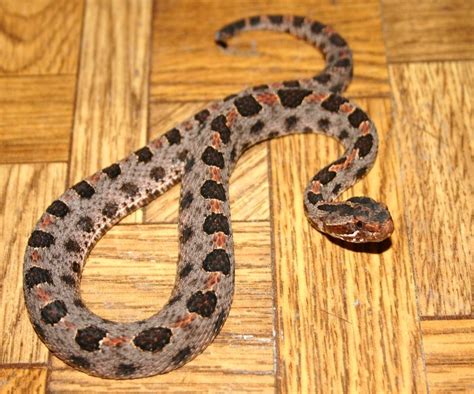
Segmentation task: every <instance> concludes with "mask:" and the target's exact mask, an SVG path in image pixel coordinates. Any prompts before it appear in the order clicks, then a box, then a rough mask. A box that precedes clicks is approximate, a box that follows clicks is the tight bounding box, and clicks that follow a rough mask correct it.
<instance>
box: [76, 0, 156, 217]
mask: <svg viewBox="0 0 474 394" xmlns="http://www.w3.org/2000/svg"><path fill="white" fill-rule="evenodd" d="M151 8H152V3H151V1H150V0H144V1H131V0H130V1H121V2H111V1H102V0H92V1H89V2H88V3H87V6H86V10H85V16H84V31H83V34H82V45H81V63H80V68H79V79H78V89H77V100H76V113H75V117H74V130H73V141H72V151H71V158H70V167H69V181H70V183H71V184H73V183H75V182H78V181H79V180H81V179H83V178H84V177H85V176H87V175H90V174H92V173H94V172H96V171H97V170H99V169H101V168H104V167H105V166H107V165H110V164H112V163H113V162H114V161H117V160H118V159H121V158H123V157H125V156H127V155H128V154H130V152H131V151H132V150H134V149H138V148H140V147H141V146H143V145H144V144H145V142H146V139H147V138H146V137H147V135H146V130H147V113H148V70H149V46H150V36H151V32H150V29H151V16H152V13H151ZM130 220H132V221H141V212H137V213H136V214H134V215H132V216H131V217H129V219H128V221H130Z"/></svg>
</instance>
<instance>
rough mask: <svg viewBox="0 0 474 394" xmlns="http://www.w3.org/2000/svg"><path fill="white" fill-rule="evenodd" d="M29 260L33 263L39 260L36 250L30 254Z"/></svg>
mask: <svg viewBox="0 0 474 394" xmlns="http://www.w3.org/2000/svg"><path fill="white" fill-rule="evenodd" d="M30 258H31V260H32V261H33V262H35V263H36V262H38V261H39V259H40V258H41V256H40V254H39V253H38V251H37V250H33V252H32V253H31V255H30Z"/></svg>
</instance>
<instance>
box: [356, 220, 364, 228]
mask: <svg viewBox="0 0 474 394" xmlns="http://www.w3.org/2000/svg"><path fill="white" fill-rule="evenodd" d="M356 227H357V228H362V227H364V223H362V222H361V221H360V220H358V221H357V222H356Z"/></svg>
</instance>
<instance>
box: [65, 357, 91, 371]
mask: <svg viewBox="0 0 474 394" xmlns="http://www.w3.org/2000/svg"><path fill="white" fill-rule="evenodd" d="M69 362H71V363H72V364H74V365H77V366H78V367H80V368H85V369H88V368H90V366H91V363H90V362H89V361H87V359H85V358H84V357H81V356H70V357H69Z"/></svg>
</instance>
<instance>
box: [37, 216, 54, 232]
mask: <svg viewBox="0 0 474 394" xmlns="http://www.w3.org/2000/svg"><path fill="white" fill-rule="evenodd" d="M53 223H54V218H53V217H52V216H51V215H45V216H44V217H43V219H42V220H41V223H40V228H41V229H45V228H46V227H48V226H49V225H50V224H53Z"/></svg>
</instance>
